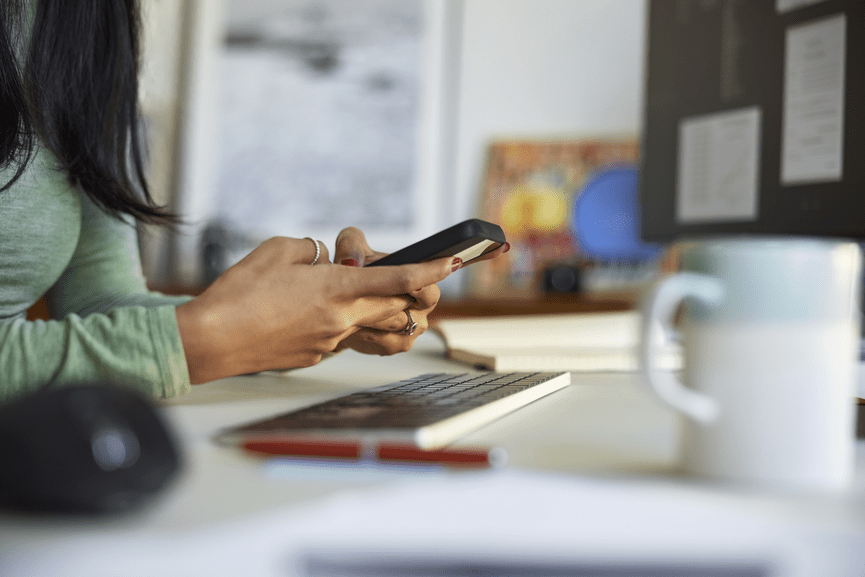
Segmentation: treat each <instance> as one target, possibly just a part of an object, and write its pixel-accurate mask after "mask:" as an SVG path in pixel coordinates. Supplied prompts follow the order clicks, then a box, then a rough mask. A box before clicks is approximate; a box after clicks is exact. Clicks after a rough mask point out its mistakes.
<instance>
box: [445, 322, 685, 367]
mask: <svg viewBox="0 0 865 577" xmlns="http://www.w3.org/2000/svg"><path fill="white" fill-rule="evenodd" d="M640 322H641V320H640V313H638V312H634V311H626V312H612V313H580V314H555V315H527V316H508V317H483V318H469V319H444V320H441V321H439V322H438V323H436V324H435V325H434V326H433V327H432V328H433V330H434V331H436V332H437V333H438V334H439V335H441V337H442V338H443V339H444V340H445V343H446V345H447V350H448V352H447V354H448V358H450V359H452V360H455V361H460V362H464V363H468V364H471V365H474V366H476V367H478V368H483V369H489V370H494V371H582V372H595V371H636V370H638V369H639V364H640V363H639V357H638V349H639V339H640ZM658 330H661V329H660V328H659V329H658ZM661 355H662V356H661V359H660V360H659V362H660V366H661V367H663V368H668V369H671V370H675V369H677V368H679V367H680V365H681V353H680V350H679V347H678V346H677V345H676V344H674V343H671V344H669V345H668V346H667V347H665V348H664V350H663V352H662V353H661Z"/></svg>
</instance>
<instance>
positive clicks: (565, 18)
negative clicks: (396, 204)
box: [443, 0, 645, 222]
mask: <svg viewBox="0 0 865 577" xmlns="http://www.w3.org/2000/svg"><path fill="white" fill-rule="evenodd" d="M463 4H464V10H463V16H462V18H463V22H462V31H463V33H462V51H461V54H462V56H461V58H460V63H459V66H460V71H459V86H458V92H457V94H458V104H457V110H456V123H457V124H456V131H455V136H454V140H455V142H454V152H453V154H452V158H453V161H452V167H451V170H452V179H451V180H452V183H453V184H452V188H453V190H452V194H453V196H454V198H453V199H452V202H453V206H452V207H451V208H452V212H451V213H450V214H448V211H447V210H445V211H444V215H443V218H445V220H446V221H450V222H454V221H457V220H461V219H463V218H468V217H470V216H472V215H473V213H474V210H475V207H476V203H477V197H478V192H479V190H480V184H481V175H482V173H483V170H484V164H485V161H486V148H487V145H488V144H489V143H490V141H491V140H493V139H495V138H499V137H514V136H516V137H553V138H567V137H580V136H595V135H607V134H613V135H621V134H626V135H636V134H637V133H638V131H639V123H640V117H641V112H640V109H641V106H642V92H641V91H642V69H643V51H644V30H643V27H644V17H645V2H644V0H464V2H463Z"/></svg>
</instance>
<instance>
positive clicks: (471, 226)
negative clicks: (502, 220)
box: [366, 218, 506, 266]
mask: <svg viewBox="0 0 865 577" xmlns="http://www.w3.org/2000/svg"><path fill="white" fill-rule="evenodd" d="M505 242H506V240H505V233H504V231H503V230H502V229H501V227H500V226H498V225H497V224H493V223H491V222H486V221H484V220H480V219H476V218H473V219H470V220H466V221H463V222H461V223H459V224H455V225H454V226H452V227H450V228H446V229H445V230H443V231H441V232H437V233H436V234H434V235H432V236H430V237H428V238H425V239H423V240H421V241H418V242H416V243H414V244H411V245H409V246H407V247H405V248H403V249H400V250H398V251H396V252H394V253H391V254H389V255H387V256H385V257H382V258H380V259H379V260H377V261H374V262H371V263H369V264H367V265H366V266H395V265H401V264H412V263H417V262H425V261H428V260H435V259H437V258H442V257H446V256H455V257H459V258H461V259H462V261H463V263H464V265H465V264H469V263H470V262H472V261H473V260H475V259H477V258H478V257H480V256H483V255H485V254H487V253H489V252H492V251H494V250H496V249H497V248H499V247H500V246H502V245H503V244H504V243H505Z"/></svg>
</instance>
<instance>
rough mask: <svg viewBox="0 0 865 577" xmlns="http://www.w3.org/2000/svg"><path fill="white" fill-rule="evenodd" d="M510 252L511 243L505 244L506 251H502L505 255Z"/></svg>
mask: <svg viewBox="0 0 865 577" xmlns="http://www.w3.org/2000/svg"><path fill="white" fill-rule="evenodd" d="M509 250H511V243H509V242H506V243H505V250H503V251H502V254H505V253H506V252H508V251H509Z"/></svg>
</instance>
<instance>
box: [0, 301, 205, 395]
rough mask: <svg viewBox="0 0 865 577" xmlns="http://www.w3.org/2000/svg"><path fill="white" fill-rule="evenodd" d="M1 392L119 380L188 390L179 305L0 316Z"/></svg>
mask: <svg viewBox="0 0 865 577" xmlns="http://www.w3.org/2000/svg"><path fill="white" fill-rule="evenodd" d="M0 366H2V367H5V371H4V372H5V373H6V374H5V376H4V377H5V378H4V381H5V382H4V383H3V385H4V386H2V387H0V395H2V397H3V398H4V399H9V398H12V397H15V396H18V395H20V394H23V393H25V392H28V391H33V390H36V389H37V388H42V387H46V386H63V385H68V384H74V383H82V382H94V381H100V380H106V381H112V382H117V383H121V384H124V385H129V386H133V387H135V388H137V389H139V390H140V391H142V392H144V393H145V394H148V395H151V396H160V397H170V396H174V395H177V394H180V393H183V392H185V391H187V390H188V389H189V371H188V369H187V367H186V359H185V357H184V355H183V349H182V345H181V343H180V338H179V336H178V331H177V320H176V317H175V314H174V306H172V305H164V306H156V307H149V308H148V307H141V306H134V307H122V308H117V309H114V310H112V311H110V312H108V313H94V314H91V315H88V316H86V317H81V316H79V315H77V314H74V313H73V314H70V315H68V316H67V317H66V318H64V319H62V320H51V321H25V320H24V319H15V320H11V321H4V322H2V323H0Z"/></svg>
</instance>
